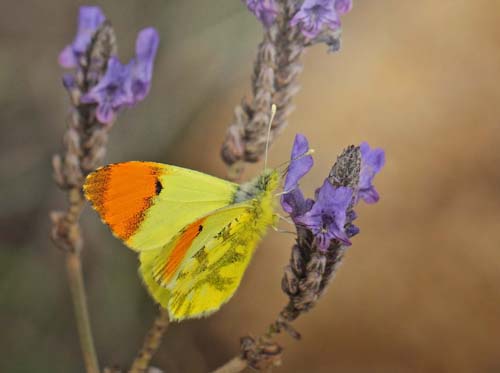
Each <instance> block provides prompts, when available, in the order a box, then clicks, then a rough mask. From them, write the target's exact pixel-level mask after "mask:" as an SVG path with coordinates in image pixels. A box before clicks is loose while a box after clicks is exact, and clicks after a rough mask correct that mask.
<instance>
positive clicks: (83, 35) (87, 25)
mask: <svg viewBox="0 0 500 373" xmlns="http://www.w3.org/2000/svg"><path fill="white" fill-rule="evenodd" d="M105 19H106V17H105V16H104V14H103V12H102V10H101V8H99V7H98V6H82V7H80V13H79V14H78V31H77V33H76V36H75V39H74V40H73V43H72V44H69V45H67V46H66V47H65V48H64V49H63V50H62V52H61V53H60V54H59V64H60V65H61V66H62V67H65V68H73V67H76V66H78V60H79V59H80V57H81V56H82V55H83V54H84V53H85V51H86V50H87V47H88V45H89V44H90V41H91V40H92V36H93V35H94V33H95V32H96V30H97V29H98V28H99V27H100V26H101V25H102V23H103V22H104V21H105Z"/></svg>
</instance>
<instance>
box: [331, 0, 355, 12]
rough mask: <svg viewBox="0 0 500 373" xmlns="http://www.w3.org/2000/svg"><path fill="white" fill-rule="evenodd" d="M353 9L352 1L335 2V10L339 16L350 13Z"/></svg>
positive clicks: (337, 0)
mask: <svg viewBox="0 0 500 373" xmlns="http://www.w3.org/2000/svg"><path fill="white" fill-rule="evenodd" d="M351 9H352V0H335V10H336V11H337V13H338V14H340V15H343V14H346V13H348V12H350V11H351Z"/></svg>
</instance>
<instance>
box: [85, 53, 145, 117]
mask: <svg viewBox="0 0 500 373" xmlns="http://www.w3.org/2000/svg"><path fill="white" fill-rule="evenodd" d="M131 69H132V66H131V64H130V63H129V64H127V65H122V63H121V62H120V61H119V60H118V58H116V57H111V58H110V59H109V61H108V66H107V69H106V73H105V74H104V76H103V77H102V79H101V80H100V81H99V83H98V84H97V85H96V86H94V87H92V89H91V90H90V91H89V92H88V93H87V94H85V95H84V96H82V98H81V101H82V102H83V103H96V104H97V119H98V120H99V121H100V122H101V123H107V124H109V123H111V122H112V121H113V120H114V119H115V116H116V113H117V112H118V111H119V110H120V109H121V108H123V107H127V106H130V105H133V104H134V103H135V100H134V96H133V95H132V91H131V89H130V86H131Z"/></svg>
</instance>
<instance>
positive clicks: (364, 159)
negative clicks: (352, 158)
mask: <svg viewBox="0 0 500 373" xmlns="http://www.w3.org/2000/svg"><path fill="white" fill-rule="evenodd" d="M359 148H360V151H361V171H360V174H359V192H358V198H361V199H363V200H364V201H365V202H366V203H375V202H377V201H378V200H379V195H378V192H377V191H376V190H375V187H374V186H373V184H372V182H373V178H374V177H375V175H376V174H377V173H378V172H379V171H380V170H381V169H382V167H383V166H384V164H385V153H384V151H383V150H382V149H380V148H377V149H370V145H368V143H367V142H362V143H361V144H360V145H359Z"/></svg>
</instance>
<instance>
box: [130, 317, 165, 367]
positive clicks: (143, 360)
mask: <svg viewBox="0 0 500 373" xmlns="http://www.w3.org/2000/svg"><path fill="white" fill-rule="evenodd" d="M169 323H170V319H169V317H168V312H167V310H165V309H163V308H162V309H160V313H159V314H158V316H156V319H155V321H154V323H153V326H152V327H151V329H150V330H149V332H148V334H147V335H146V338H145V339H144V343H143V344H142V348H141V349H140V350H139V353H138V354H137V357H136V358H135V360H134V362H133V363H132V367H131V368H130V370H129V373H143V372H145V371H146V369H147V368H148V367H149V362H150V361H151V359H152V358H153V355H154V354H155V353H156V351H157V350H158V348H159V347H160V343H161V338H162V337H163V334H164V333H165V331H166V330H167V328H168V325H169Z"/></svg>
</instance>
